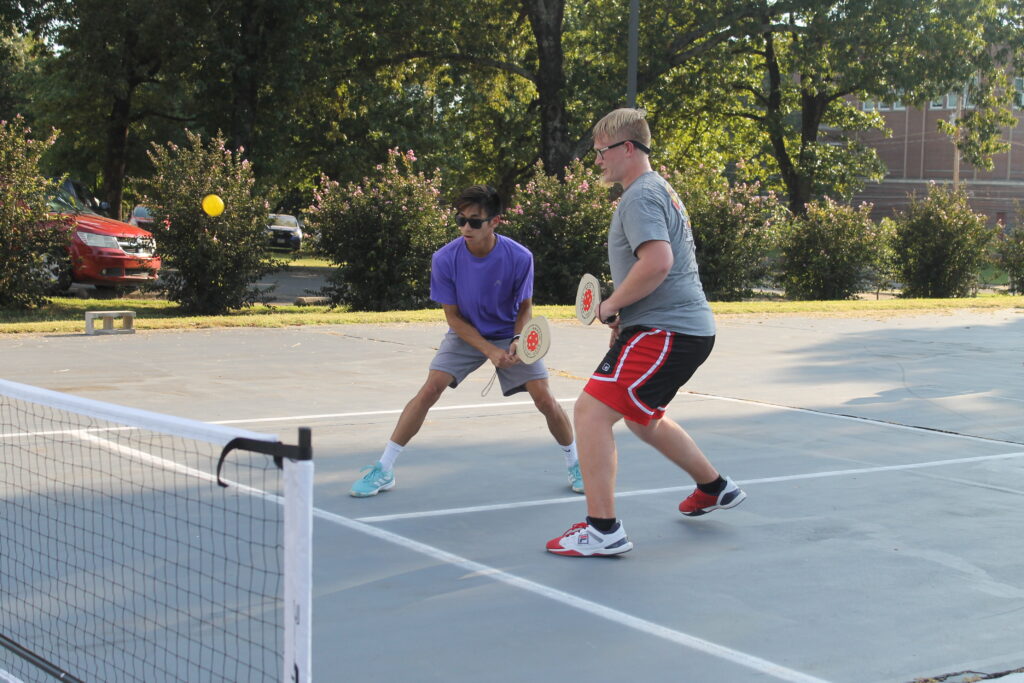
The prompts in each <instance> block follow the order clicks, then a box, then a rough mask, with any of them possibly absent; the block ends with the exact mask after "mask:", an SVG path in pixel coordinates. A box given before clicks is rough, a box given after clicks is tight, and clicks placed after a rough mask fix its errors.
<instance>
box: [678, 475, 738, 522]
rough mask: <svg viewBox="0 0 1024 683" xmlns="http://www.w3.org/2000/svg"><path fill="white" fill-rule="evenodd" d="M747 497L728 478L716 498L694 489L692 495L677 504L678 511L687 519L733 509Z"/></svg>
mask: <svg viewBox="0 0 1024 683" xmlns="http://www.w3.org/2000/svg"><path fill="white" fill-rule="evenodd" d="M746 497H747V494H746V493H744V492H743V489H741V488H740V487H739V486H737V485H736V482H734V481H733V480H732V479H730V478H729V477H726V478H725V488H724V489H722V492H721V493H719V494H718V495H717V496H716V495H713V494H710V493H704V492H703V491H701V490H700V489H694V490H693V493H691V494H690V495H689V497H687V499H686V500H684V501H683V502H682V503H680V504H679V511H680V512H682V513H683V514H684V515H687V516H689V517H698V516H700V515H706V514H707V513H709V512H712V511H713V510H727V509H729V508H734V507H736V506H737V505H739V504H740V503H742V502H743V500H744V499H745V498H746Z"/></svg>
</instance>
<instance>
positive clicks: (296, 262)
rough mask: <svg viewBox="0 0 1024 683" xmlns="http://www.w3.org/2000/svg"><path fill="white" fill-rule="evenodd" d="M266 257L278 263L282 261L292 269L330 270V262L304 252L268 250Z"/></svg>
mask: <svg viewBox="0 0 1024 683" xmlns="http://www.w3.org/2000/svg"><path fill="white" fill-rule="evenodd" d="M267 255H268V256H270V257H272V258H274V259H277V260H278V261H284V262H285V264H287V265H288V266H290V267H292V268H331V267H332V264H331V262H330V261H329V260H328V259H326V258H324V257H323V256H316V255H314V254H311V253H309V252H307V251H304V250H299V251H297V252H295V251H281V250H277V249H269V250H268V251H267Z"/></svg>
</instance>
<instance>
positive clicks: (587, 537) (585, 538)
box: [576, 531, 590, 545]
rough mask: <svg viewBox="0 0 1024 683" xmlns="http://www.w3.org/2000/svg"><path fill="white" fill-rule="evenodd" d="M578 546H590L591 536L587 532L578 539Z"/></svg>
mask: <svg viewBox="0 0 1024 683" xmlns="http://www.w3.org/2000/svg"><path fill="white" fill-rule="evenodd" d="M576 545H590V534H588V533H587V532H586V531H584V532H583V533H581V534H580V535H579V536H577V537H576Z"/></svg>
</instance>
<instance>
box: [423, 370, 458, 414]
mask: <svg viewBox="0 0 1024 683" xmlns="http://www.w3.org/2000/svg"><path fill="white" fill-rule="evenodd" d="M451 382H452V378H451V377H450V376H448V375H441V374H440V373H438V375H434V374H433V373H431V375H430V376H429V377H428V378H427V381H426V382H424V383H423V386H422V387H420V390H419V392H418V393H417V394H416V400H418V401H423V402H425V403H426V404H427V405H428V406H432V405H434V404H435V403H437V401H438V399H440V398H441V394H443V393H444V390H445V389H447V388H448V385H449V384H451Z"/></svg>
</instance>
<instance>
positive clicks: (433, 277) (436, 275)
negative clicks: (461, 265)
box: [430, 250, 458, 305]
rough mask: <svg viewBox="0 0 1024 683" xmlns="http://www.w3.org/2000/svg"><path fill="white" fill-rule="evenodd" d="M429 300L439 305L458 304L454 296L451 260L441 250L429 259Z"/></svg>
mask: <svg viewBox="0 0 1024 683" xmlns="http://www.w3.org/2000/svg"><path fill="white" fill-rule="evenodd" d="M430 298H431V299H433V300H434V301H436V302H437V303H439V304H442V305H443V304H450V305H454V304H457V303H458V299H457V298H456V296H455V273H454V271H453V269H452V264H451V259H450V258H449V257H448V255H447V254H446V253H445V252H444V251H443V250H438V251H435V252H434V255H433V256H432V257H431V258H430Z"/></svg>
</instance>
